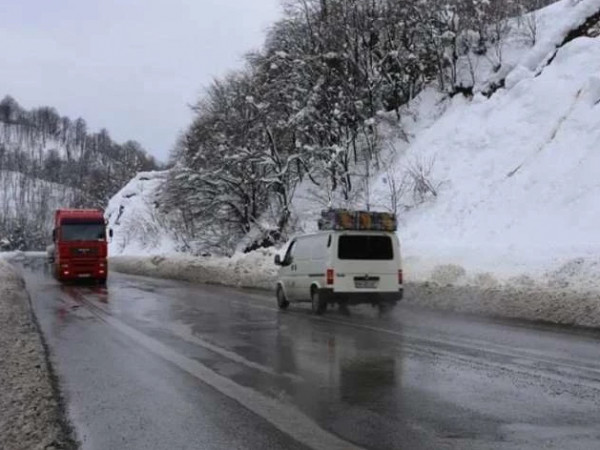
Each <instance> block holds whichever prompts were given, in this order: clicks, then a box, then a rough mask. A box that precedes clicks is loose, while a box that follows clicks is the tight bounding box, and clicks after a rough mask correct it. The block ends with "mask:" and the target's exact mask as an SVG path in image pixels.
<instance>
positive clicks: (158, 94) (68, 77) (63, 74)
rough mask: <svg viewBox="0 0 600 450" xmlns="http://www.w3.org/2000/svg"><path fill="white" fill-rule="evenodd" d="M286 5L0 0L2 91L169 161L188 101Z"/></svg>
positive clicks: (259, 38) (236, 60) (266, 0)
mask: <svg viewBox="0 0 600 450" xmlns="http://www.w3.org/2000/svg"><path fill="white" fill-rule="evenodd" d="M280 13H281V9H280V7H279V0H0V46H1V49H2V50H1V60H2V62H1V63H0V87H1V90H0V97H3V96H4V95H7V94H8V95H11V96H13V97H14V98H15V100H17V101H18V102H19V103H20V104H21V105H22V106H23V107H25V108H28V109H29V108H32V107H36V106H42V105H44V106H53V107H55V108H56V109H57V110H58V112H59V113H60V114H61V115H67V116H69V117H71V118H72V119H75V118H77V117H79V116H80V117H83V118H84V119H85V120H86V121H87V123H88V127H89V129H90V130H92V131H98V130H99V129H100V128H103V127H104V128H107V129H108V131H109V132H110V134H111V136H112V137H113V139H115V140H116V141H119V142H122V141H125V140H127V139H135V140H137V141H139V142H140V143H141V144H142V145H143V146H144V147H145V148H146V149H147V150H148V151H149V153H150V154H152V155H154V156H156V157H157V158H159V159H160V160H163V161H166V159H167V156H168V152H169V150H170V149H171V147H172V146H173V143H174V142H175V139H176V137H177V135H178V133H179V132H180V131H182V130H183V129H185V128H186V126H187V125H188V124H189V123H190V120H191V117H192V116H191V113H190V111H189V107H188V105H189V104H192V103H194V102H195V101H196V100H197V99H198V98H199V96H200V95H201V93H202V92H203V88H204V87H206V86H207V85H208V84H209V83H210V81H211V80H212V79H213V77H215V76H218V75H221V74H223V73H225V72H227V71H228V70H230V69H234V68H236V67H240V65H241V61H242V57H243V55H244V53H246V52H247V51H249V50H252V49H257V48H259V47H260V46H261V44H262V42H263V39H264V36H265V31H266V29H267V28H268V26H269V25H270V24H271V23H272V22H274V21H275V20H277V18H278V17H279V16H280Z"/></svg>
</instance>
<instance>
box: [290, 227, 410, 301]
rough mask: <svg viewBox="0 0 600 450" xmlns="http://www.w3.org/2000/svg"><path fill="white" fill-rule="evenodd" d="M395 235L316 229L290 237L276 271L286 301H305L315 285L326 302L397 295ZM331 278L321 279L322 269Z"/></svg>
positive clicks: (323, 276)
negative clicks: (331, 281) (328, 273)
mask: <svg viewBox="0 0 600 450" xmlns="http://www.w3.org/2000/svg"><path fill="white" fill-rule="evenodd" d="M401 268H402V266H401V253H400V246H399V242H398V237H397V236H396V234H395V233H393V232H383V231H321V232H318V233H314V234H309V235H304V236H299V237H297V238H296V239H294V240H293V241H292V242H291V244H290V246H289V247H288V251H287V252H286V256H285V258H284V261H283V265H282V267H281V268H280V270H279V279H278V284H280V285H281V286H282V287H283V289H284V292H285V294H286V298H287V299H288V300H289V301H311V289H312V287H313V286H315V287H316V288H317V289H319V292H320V294H321V295H322V296H323V298H326V299H327V301H328V302H336V301H337V302H344V303H348V304H357V303H381V302H395V301H397V300H400V299H401V298H402V285H401V284H399V283H398V271H399V270H401ZM328 269H333V271H334V282H333V284H332V285H328V284H327V277H326V274H327V270H328Z"/></svg>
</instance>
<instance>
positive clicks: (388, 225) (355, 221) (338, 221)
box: [318, 209, 398, 231]
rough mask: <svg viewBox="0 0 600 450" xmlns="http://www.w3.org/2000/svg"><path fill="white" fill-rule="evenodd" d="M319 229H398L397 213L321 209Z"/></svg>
mask: <svg viewBox="0 0 600 450" xmlns="http://www.w3.org/2000/svg"><path fill="white" fill-rule="evenodd" d="M318 225H319V230H354V231H396V230H397V228H398V224H397V220H396V215H395V214H393V213H389V212H376V211H351V210H348V209H326V210H323V211H321V218H320V219H319V221H318Z"/></svg>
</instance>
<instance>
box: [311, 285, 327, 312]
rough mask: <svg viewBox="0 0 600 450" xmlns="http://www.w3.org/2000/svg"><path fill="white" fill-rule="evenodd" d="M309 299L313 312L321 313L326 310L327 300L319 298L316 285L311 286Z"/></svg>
mask: <svg viewBox="0 0 600 450" xmlns="http://www.w3.org/2000/svg"><path fill="white" fill-rule="evenodd" d="M310 299H311V305H312V311H313V312H314V313H315V314H318V315H321V314H323V313H324V312H325V311H326V310H327V302H326V301H324V300H323V298H321V295H320V294H319V290H318V289H317V288H316V287H314V286H313V287H312V289H311V290H310Z"/></svg>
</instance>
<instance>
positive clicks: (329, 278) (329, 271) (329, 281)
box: [327, 269, 333, 284]
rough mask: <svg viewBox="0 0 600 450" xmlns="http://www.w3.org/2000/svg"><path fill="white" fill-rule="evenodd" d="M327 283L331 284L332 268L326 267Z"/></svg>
mask: <svg viewBox="0 0 600 450" xmlns="http://www.w3.org/2000/svg"><path fill="white" fill-rule="evenodd" d="M327 284H333V269H327Z"/></svg>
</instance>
